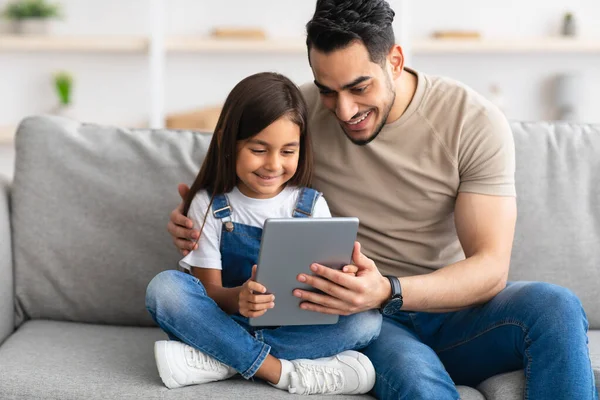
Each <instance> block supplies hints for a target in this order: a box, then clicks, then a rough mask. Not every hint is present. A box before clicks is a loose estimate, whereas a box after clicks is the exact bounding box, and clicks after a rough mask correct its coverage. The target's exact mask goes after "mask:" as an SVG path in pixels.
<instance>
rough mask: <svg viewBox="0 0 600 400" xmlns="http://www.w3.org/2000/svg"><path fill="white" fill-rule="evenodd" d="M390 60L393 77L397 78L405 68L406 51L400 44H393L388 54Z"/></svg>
mask: <svg viewBox="0 0 600 400" xmlns="http://www.w3.org/2000/svg"><path fill="white" fill-rule="evenodd" d="M388 62H389V63H390V66H391V73H392V78H393V79H394V80H396V79H397V78H398V77H399V76H400V74H401V73H402V71H403V69H404V53H402V47H401V46H400V45H398V44H395V45H394V46H392V48H391V49H390V52H389V54H388Z"/></svg>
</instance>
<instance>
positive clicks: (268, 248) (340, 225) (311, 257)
mask: <svg viewBox="0 0 600 400" xmlns="http://www.w3.org/2000/svg"><path fill="white" fill-rule="evenodd" d="M357 231H358V218H270V219H267V221H266V222H265V225H264V229H263V233H262V239H261V246H260V253H259V255H258V267H257V270H256V281H257V282H260V283H261V284H262V285H264V286H265V287H266V288H267V291H268V293H273V294H274V295H275V307H273V308H271V309H269V310H268V311H267V312H266V313H264V314H263V315H261V316H260V317H256V318H250V322H249V323H250V325H251V326H282V325H323V324H335V323H337V321H338V319H339V317H338V316H337V315H329V314H323V313H319V312H315V311H308V310H303V309H301V308H300V302H301V299H299V298H298V297H295V296H294V295H293V294H292V291H293V290H294V289H296V288H298V289H305V290H311V291H316V290H315V289H314V288H313V287H311V286H308V285H306V284H302V283H301V282H298V281H297V280H296V277H297V276H298V274H299V273H302V272H304V273H309V274H310V273H311V270H310V265H311V264H312V263H315V262H316V263H319V264H322V265H326V266H328V267H331V268H337V269H341V268H342V267H343V266H344V265H347V264H350V262H351V260H352V250H353V248H354V242H355V240H356V233H357Z"/></svg>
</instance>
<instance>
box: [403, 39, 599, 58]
mask: <svg viewBox="0 0 600 400" xmlns="http://www.w3.org/2000/svg"><path fill="white" fill-rule="evenodd" d="M412 49H413V51H414V53H415V54H428V55H434V54H452V53H456V54H458V53H473V54H490V53H597V54H600V39H596V40H593V39H570V38H524V39H423V40H415V41H414V43H413V44H412Z"/></svg>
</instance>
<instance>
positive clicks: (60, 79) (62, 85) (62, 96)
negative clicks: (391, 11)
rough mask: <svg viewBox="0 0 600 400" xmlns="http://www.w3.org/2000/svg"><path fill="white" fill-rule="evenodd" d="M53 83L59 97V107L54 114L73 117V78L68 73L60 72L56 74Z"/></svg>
mask: <svg viewBox="0 0 600 400" xmlns="http://www.w3.org/2000/svg"><path fill="white" fill-rule="evenodd" d="M53 82H54V89H55V90H56V94H57V96H58V106H57V107H56V109H55V110H54V112H53V114H56V115H61V116H64V117H72V115H71V114H72V103H71V95H72V93H73V76H72V75H71V74H70V73H68V72H66V71H59V72H56V73H55V74H54V77H53Z"/></svg>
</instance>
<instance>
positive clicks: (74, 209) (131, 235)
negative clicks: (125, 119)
mask: <svg viewBox="0 0 600 400" xmlns="http://www.w3.org/2000/svg"><path fill="white" fill-rule="evenodd" d="M209 142H210V135H203V134H197V133H192V132H187V131H165V130H152V131H150V130H127V129H120V128H115V127H110V126H99V125H91V124H81V123H78V122H75V121H71V120H67V119H63V118H58V117H46V116H39V117H30V118H27V119H25V120H24V121H23V122H22V123H21V124H20V126H19V128H18V131H17V135H16V165H15V176H14V186H13V188H14V190H13V197H12V204H13V212H12V226H13V240H14V259H15V280H16V282H15V283H16V297H17V318H18V321H22V320H23V319H24V318H44V319H53V320H70V321H81V322H89V323H104V324H117V325H141V326H145V325H153V322H152V320H151V318H150V316H149V314H148V312H147V311H146V309H145V304H144V296H145V290H146V286H147V284H148V283H149V282H150V280H151V279H152V278H153V277H154V276H155V275H156V274H157V273H158V272H160V271H162V270H165V269H173V268H175V267H176V265H177V261H178V260H179V255H178V252H177V250H176V249H175V247H174V246H173V245H172V242H171V238H170V235H169V234H168V233H167V231H166V225H167V222H168V218H169V212H170V211H171V210H172V209H173V208H175V206H176V205H177V204H178V203H179V202H180V199H179V196H178V194H177V184H178V183H179V182H186V183H188V184H191V182H192V181H193V179H194V177H195V175H196V173H197V172H198V168H199V166H200V165H201V163H202V161H203V159H204V154H205V152H206V151H207V149H208V144H209Z"/></svg>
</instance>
